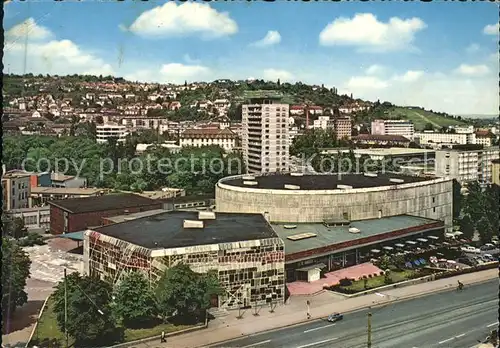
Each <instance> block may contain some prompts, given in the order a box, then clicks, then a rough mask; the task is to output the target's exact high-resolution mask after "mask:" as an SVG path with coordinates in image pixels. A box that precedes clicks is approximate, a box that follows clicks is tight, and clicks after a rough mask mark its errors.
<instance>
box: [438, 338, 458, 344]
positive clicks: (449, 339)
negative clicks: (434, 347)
mask: <svg viewBox="0 0 500 348" xmlns="http://www.w3.org/2000/svg"><path fill="white" fill-rule="evenodd" d="M454 338H455V337H452V338H448V339H447V340H444V341H441V342H439V343H438V344H443V343H446V342H449V341H451V340H452V339H454Z"/></svg>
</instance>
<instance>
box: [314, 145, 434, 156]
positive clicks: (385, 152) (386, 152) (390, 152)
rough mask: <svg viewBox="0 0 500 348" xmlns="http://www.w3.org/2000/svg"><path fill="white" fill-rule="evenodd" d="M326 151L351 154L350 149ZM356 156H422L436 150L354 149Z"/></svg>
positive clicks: (398, 148) (399, 148)
mask: <svg viewBox="0 0 500 348" xmlns="http://www.w3.org/2000/svg"><path fill="white" fill-rule="evenodd" d="M324 151H328V152H333V153H337V152H338V151H340V152H347V153H348V152H349V151H350V150H349V149H338V148H335V149H324ZM353 152H354V153H355V154H360V155H369V156H404V155H421V154H424V153H427V154H433V153H434V152H435V151H434V150H429V149H412V148H406V147H389V148H370V149H354V150H353Z"/></svg>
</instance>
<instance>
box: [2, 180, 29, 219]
mask: <svg viewBox="0 0 500 348" xmlns="http://www.w3.org/2000/svg"><path fill="white" fill-rule="evenodd" d="M30 179H31V175H30V173H26V172H17V171H12V172H7V173H6V174H5V175H4V176H3V177H2V198H3V210H4V211H8V210H12V209H21V208H28V207H29V198H30V189H31V185H30Z"/></svg>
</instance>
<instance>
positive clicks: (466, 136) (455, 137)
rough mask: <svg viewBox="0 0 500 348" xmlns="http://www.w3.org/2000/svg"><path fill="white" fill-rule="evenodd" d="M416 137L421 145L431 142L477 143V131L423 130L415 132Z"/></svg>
mask: <svg viewBox="0 0 500 348" xmlns="http://www.w3.org/2000/svg"><path fill="white" fill-rule="evenodd" d="M415 138H418V140H419V142H420V144H421V145H431V144H460V145H465V144H475V143H476V134H475V133H436V132H422V133H415Z"/></svg>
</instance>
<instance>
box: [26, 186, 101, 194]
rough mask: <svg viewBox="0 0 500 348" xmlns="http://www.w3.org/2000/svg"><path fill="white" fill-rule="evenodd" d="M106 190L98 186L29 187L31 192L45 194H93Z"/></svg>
mask: <svg viewBox="0 0 500 348" xmlns="http://www.w3.org/2000/svg"><path fill="white" fill-rule="evenodd" d="M104 191H107V190H106V189H98V188H77V187H43V186H37V187H32V188H31V193H32V194H47V195H95V194H97V193H99V192H104Z"/></svg>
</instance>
